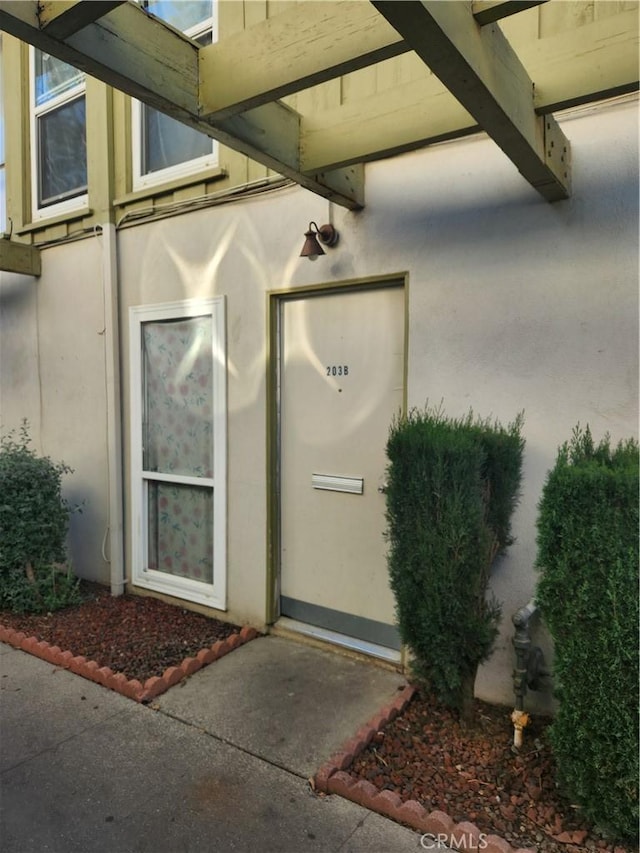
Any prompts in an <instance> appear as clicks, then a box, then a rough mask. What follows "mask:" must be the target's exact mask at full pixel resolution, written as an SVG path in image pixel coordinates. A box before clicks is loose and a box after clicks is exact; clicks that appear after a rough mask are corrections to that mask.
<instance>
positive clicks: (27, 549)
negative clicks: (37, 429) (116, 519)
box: [0, 422, 78, 612]
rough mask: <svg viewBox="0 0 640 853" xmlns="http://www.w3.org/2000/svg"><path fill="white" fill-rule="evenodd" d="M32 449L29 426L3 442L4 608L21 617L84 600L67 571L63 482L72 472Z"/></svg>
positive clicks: (0, 533) (0, 600) (0, 602)
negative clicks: (78, 596) (13, 611)
mask: <svg viewBox="0 0 640 853" xmlns="http://www.w3.org/2000/svg"><path fill="white" fill-rule="evenodd" d="M30 444H31V439H30V437H29V431H28V426H27V424H26V422H25V423H24V424H23V425H22V428H21V430H20V432H19V434H18V435H17V436H16V433H15V431H13V432H10V433H9V434H8V435H6V436H4V437H3V438H1V439H0V607H2V608H7V609H11V610H16V611H19V612H26V611H46V610H54V609H58V608H60V607H64V606H66V605H67V604H70V603H73V602H74V601H75V600H76V599H77V595H78V592H77V585H78V584H77V580H76V579H75V578H74V577H73V576H72V575H71V573H70V572H69V570H68V569H67V568H66V567H65V565H64V561H65V556H66V547H65V543H66V535H67V529H68V525H69V514H70V508H69V506H68V504H67V502H66V501H65V500H64V498H63V497H62V493H61V481H62V476H63V475H64V474H67V473H70V472H71V468H69V466H68V465H65V464H64V463H63V462H52V460H51V459H49V458H48V457H40V456H37V455H36V453H35V452H34V451H33V449H32V448H31V447H30Z"/></svg>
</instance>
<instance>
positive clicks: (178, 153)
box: [131, 0, 218, 190]
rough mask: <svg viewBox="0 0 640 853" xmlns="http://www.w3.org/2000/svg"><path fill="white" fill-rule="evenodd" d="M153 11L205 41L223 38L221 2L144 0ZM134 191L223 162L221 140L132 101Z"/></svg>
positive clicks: (192, 36) (164, 19)
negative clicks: (219, 15)
mask: <svg viewBox="0 0 640 853" xmlns="http://www.w3.org/2000/svg"><path fill="white" fill-rule="evenodd" d="M139 2H141V5H142V6H143V7H144V8H145V9H146V10H147V11H148V12H150V13H151V14H153V15H155V16H156V17H158V18H161V19H162V20H163V21H165V22H166V23H168V24H171V26H173V27H175V28H176V29H179V30H181V31H182V32H184V33H185V34H186V35H188V36H189V37H190V38H192V39H194V40H195V41H197V42H198V43H199V44H201V45H207V44H211V43H212V42H213V41H215V40H216V39H217V29H218V27H217V0H139ZM131 127H132V158H133V189H134V190H139V189H144V188H146V187H150V186H155V185H157V184H160V183H163V182H165V181H168V180H173V179H176V178H181V177H185V176H188V175H192V174H194V173H196V172H200V171H202V170H204V169H209V168H213V167H215V166H217V165H218V146H217V143H216V142H215V141H214V140H213V139H211V138H210V137H209V136H207V135H206V134H204V133H200V132H199V131H197V130H194V129H193V128H191V127H187V125H185V124H182V123H181V122H179V121H176V119H173V118H170V117H169V116H166V115H164V113H161V112H158V111H157V110H155V109H153V108H152V107H148V106H146V105H145V104H142V103H140V102H139V101H135V100H134V101H132V104H131Z"/></svg>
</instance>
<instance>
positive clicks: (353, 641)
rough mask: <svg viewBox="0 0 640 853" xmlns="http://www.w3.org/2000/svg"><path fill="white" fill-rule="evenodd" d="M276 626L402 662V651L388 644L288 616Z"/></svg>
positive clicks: (392, 661)
mask: <svg viewBox="0 0 640 853" xmlns="http://www.w3.org/2000/svg"><path fill="white" fill-rule="evenodd" d="M274 628H277V629H282V630H283V631H290V632H292V633H294V634H302V635H303V636H305V637H309V638H311V639H314V640H319V641H320V642H323V643H329V644H331V645H333V646H340V647H341V648H343V649H348V650H349V651H352V652H357V653H358V654H361V655H366V656H367V657H373V658H377V659H378V660H383V661H386V662H387V663H391V664H394V665H395V666H400V665H401V664H402V652H400V651H398V650H397V649H389V648H387V647H386V646H379V645H378V644H377V643H369V642H367V641H366V640H359V639H358V638H357V637H348V636H347V635H346V634H339V633H338V632H337V631H329V630H327V629H326V628H318V627H317V626H316V625H308V624H307V623H306V622H298V620H297V619H289V617H287V616H281V617H280V618H279V619H278V621H277V622H276V623H275V625H274Z"/></svg>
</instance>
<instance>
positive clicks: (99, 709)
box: [0, 637, 421, 853]
mask: <svg viewBox="0 0 640 853" xmlns="http://www.w3.org/2000/svg"><path fill="white" fill-rule="evenodd" d="M0 670H1V672H0V676H1V677H0V689H1V692H0V772H1V782H2V800H1V812H0V849H2V851H3V853H30V851H34V853H35V851H37V853H44V851H51V853H73V851H78V853H102V851H104V853H130V851H131V852H133V851H154V853H181V852H182V851H185V853H209V852H210V851H227V850H228V851H267V852H268V851H281V853H298V851H336V853H337V851H341V853H342V851H344V852H345V853H346V852H347V851H380V853H394V852H395V851H405V850H406V851H416V850H420V849H421V847H420V836H419V835H418V834H416V833H415V832H412V831H411V830H408V829H405V828H403V827H401V826H399V825H398V824H395V823H393V822H391V821H388V820H386V819H385V818H382V817H380V816H379V815H376V814H374V813H372V812H369V811H367V810H365V809H363V808H361V807H360V806H357V805H356V804H354V803H350V802H348V801H346V800H343V799H341V798H339V797H335V796H330V797H319V796H317V795H315V794H313V793H312V792H311V791H310V788H309V785H308V783H307V777H308V776H311V775H312V774H313V772H314V771H316V770H317V769H318V768H319V766H320V765H321V764H322V763H323V761H325V760H326V759H327V758H329V756H330V755H331V753H332V752H334V751H335V750H336V749H338V748H339V747H340V745H341V744H342V743H343V742H344V741H345V740H346V739H347V738H349V737H351V736H352V735H353V734H354V733H355V732H356V730H357V729H358V728H359V726H361V725H362V724H363V723H364V722H366V721H367V720H368V719H370V718H371V717H372V716H373V715H374V714H375V713H376V712H377V711H378V710H379V709H380V707H382V706H383V705H385V704H386V703H388V702H389V701H390V700H392V699H393V698H394V697H395V695H396V694H397V690H398V687H400V686H402V685H403V683H404V682H403V680H402V678H401V676H399V675H397V674H395V673H393V672H389V671H385V670H382V669H378V668H377V667H374V666H372V665H369V664H366V663H361V662H358V661H355V660H351V659H349V658H346V657H342V656H340V655H334V654H331V653H328V652H325V651H322V650H318V649H313V648H309V647H307V646H304V645H301V644H298V643H295V642H292V641H289V640H284V639H282V638H276V637H266V638H261V639H258V640H254V641H253V642H251V643H248V644H247V645H246V646H242V647H241V648H239V649H236V650H235V651H233V652H232V653H231V654H230V655H228V656H227V657H225V658H222V659H221V660H219V661H217V662H215V663H214V664H212V665H211V666H209V667H207V668H205V669H204V670H201V671H200V672H198V673H196V674H195V675H193V676H191V678H189V679H188V680H187V681H186V682H185V683H184V684H183V686H176V687H173V688H172V689H171V690H170V691H169V692H168V693H166V694H164V695H163V696H161V697H159V698H158V699H156V700H155V701H154V702H153V703H152V705H151V706H150V707H145V706H142V705H138V704H136V703H134V702H132V701H131V700H129V699H126V698H124V697H123V696H120V695H118V694H116V693H113V692H112V691H110V690H107V689H105V688H103V687H100V686H99V685H97V684H94V683H92V682H90V681H87V680H85V679H83V678H80V677H78V676H76V675H73V674H71V673H70V672H67V671H66V670H62V669H58V668H56V667H54V666H52V665H50V664H47V663H45V662H43V661H41V660H39V659H37V658H35V657H32V656H30V655H28V654H26V653H24V652H21V651H17V650H15V649H13V648H11V647H9V646H4V645H0Z"/></svg>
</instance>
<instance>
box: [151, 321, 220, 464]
mask: <svg viewBox="0 0 640 853" xmlns="http://www.w3.org/2000/svg"><path fill="white" fill-rule="evenodd" d="M212 335H213V328H212V319H211V317H193V318H191V319H183V320H172V321H169V322H158V323H145V324H144V326H143V329H142V346H143V356H144V362H143V364H144V423H143V462H142V464H143V467H144V470H145V471H158V472H161V473H163V474H186V475H188V476H193V477H213V440H212V435H213V424H212V413H213V357H212Z"/></svg>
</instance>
